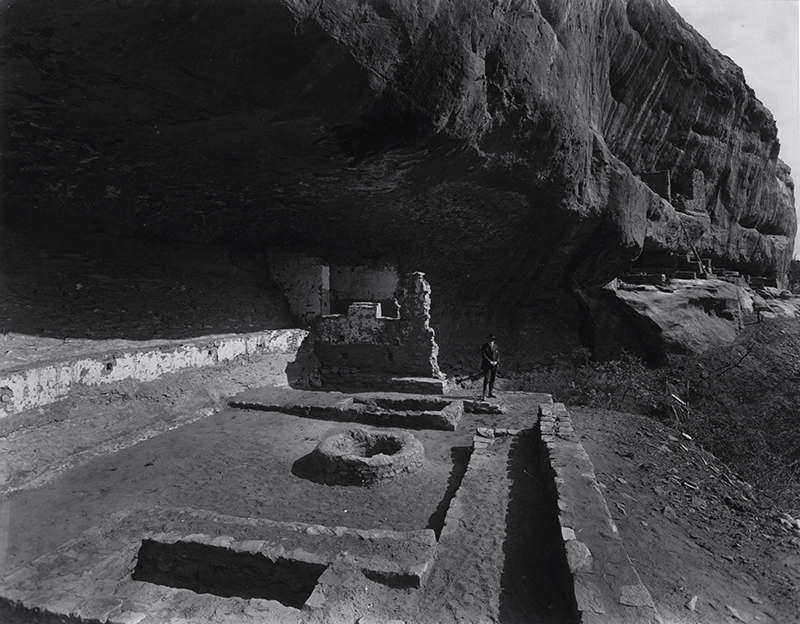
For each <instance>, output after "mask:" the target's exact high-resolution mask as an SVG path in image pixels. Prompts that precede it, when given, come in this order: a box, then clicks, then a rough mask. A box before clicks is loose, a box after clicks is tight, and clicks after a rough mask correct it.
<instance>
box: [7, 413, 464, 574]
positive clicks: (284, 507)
mask: <svg viewBox="0 0 800 624" xmlns="http://www.w3.org/2000/svg"><path fill="white" fill-rule="evenodd" d="M352 426H353V425H352V424H349V423H331V422H327V421H318V420H313V419H307V418H299V417H296V416H288V415H285V414H278V413H274V412H260V411H250V410H225V411H222V412H219V413H217V414H214V415H213V416H209V417H207V418H205V419H202V420H200V421H198V422H195V423H192V424H189V425H186V426H184V427H181V428H179V429H175V430H173V431H169V432H166V433H163V434H161V435H159V436H157V437H155V438H152V439H150V440H146V441H144V442H140V443H139V444H136V445H134V446H132V447H130V448H127V449H124V450H122V451H119V452H117V453H114V454H112V455H108V456H105V457H100V458H97V459H95V460H93V461H91V462H89V463H87V464H85V465H83V466H81V467H79V468H76V469H73V470H71V471H68V472H66V473H65V474H64V475H63V476H62V477H61V478H59V479H58V480H56V481H53V482H52V483H49V484H47V485H45V486H43V487H41V488H36V489H33V490H23V491H18V492H15V493H13V494H11V496H10V497H9V499H8V500H7V501H6V503H5V505H4V506H5V508H6V509H7V510H8V512H7V513H8V530H9V532H10V533H11V534H12V535H14V536H15V542H14V543H13V544H11V545H10V546H9V549H8V558H7V562H6V565H7V566H8V569H13V568H16V567H18V566H20V565H23V564H24V563H27V562H28V561H30V560H31V559H32V558H35V557H37V556H40V555H42V554H44V553H45V552H48V551H49V550H51V549H53V548H55V547H56V546H58V545H59V544H60V543H62V542H64V541H66V540H65V536H74V535H77V534H79V533H80V532H81V531H83V530H86V529H88V528H89V527H91V526H93V525H95V524H97V523H98V522H99V521H100V520H101V519H102V518H103V517H104V516H107V515H108V514H111V513H114V512H116V511H119V510H120V509H123V508H125V507H126V506H129V505H130V504H131V502H132V501H135V502H136V503H137V504H140V505H158V506H163V507H169V506H173V507H190V508H195V509H207V510H210V511H215V512H218V513H224V514H229V515H233V516H238V517H244V518H266V519H270V520H275V521H281V522H283V521H288V522H292V521H295V522H307V523H311V524H323V525H326V526H345V527H350V528H358V529H391V530H396V531H413V530H417V529H424V528H432V529H434V530H435V531H437V532H438V531H440V530H441V525H442V521H443V519H444V517H443V512H444V510H445V509H446V507H447V504H448V503H449V499H450V498H451V497H452V494H453V492H452V491H449V489H448V487H449V481H450V477H451V474H463V471H464V469H465V466H466V462H467V460H468V457H469V453H468V451H469V445H470V443H471V434H470V432H469V431H468V430H462V431H461V432H459V433H453V432H444V431H429V430H420V431H415V432H414V435H415V437H416V438H417V439H418V440H420V441H421V442H422V443H423V446H424V447H425V467H424V468H423V469H422V470H421V471H419V472H416V473H414V474H412V475H402V476H401V477H399V478H397V479H394V480H392V481H388V482H385V483H377V484H375V485H373V486H371V487H357V486H329V485H324V484H321V483H315V482H314V481H312V480H310V479H308V478H305V477H304V476H301V472H300V470H299V466H300V464H301V460H302V459H303V458H304V457H305V456H306V455H307V454H308V453H310V452H311V451H312V450H313V449H314V447H315V446H316V445H317V443H318V442H319V441H320V440H322V439H324V438H326V437H328V436H330V435H334V434H336V433H339V432H340V431H343V430H345V429H348V428H350V427H352ZM359 427H363V428H369V427H366V426H365V425H359ZM398 501H403V503H402V504H397V502H398ZM54 525H56V526H58V531H55V532H54V531H51V530H49V528H50V527H53V526H54Z"/></svg>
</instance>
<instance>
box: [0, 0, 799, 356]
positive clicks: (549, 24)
mask: <svg viewBox="0 0 800 624" xmlns="http://www.w3.org/2000/svg"><path fill="white" fill-rule="evenodd" d="M0 15H1V18H2V24H3V37H2V43H3V46H2V62H3V69H2V71H3V82H2V109H1V111H0V112H1V113H2V117H3V119H4V121H5V123H4V124H3V137H2V160H0V168H1V169H2V172H3V188H2V202H3V209H4V216H5V217H6V218H7V219H9V220H10V221H13V222H15V223H21V224H26V225H32V226H38V227H58V228H63V229H66V230H70V229H72V230H83V231H99V232H108V233H115V234H134V235H138V236H148V237H152V236H157V237H163V238H172V239H181V240H192V241H200V242H206V241H215V242H222V243H226V244H230V245H235V246H237V247H238V248H244V247H250V248H254V249H264V248H265V246H269V245H275V244H281V245H295V246H297V247H300V248H304V249H310V250H313V251H314V252H315V253H317V254H318V255H321V256H323V257H328V258H331V259H334V258H335V259H338V260H339V261H342V260H343V259H344V260H349V261H352V262H353V263H354V264H357V263H363V262H366V261H374V262H380V263H393V264H395V265H397V266H398V268H399V270H400V271H410V270H415V271H424V272H425V273H426V275H427V278H428V280H429V281H430V283H431V286H432V289H433V293H434V298H433V308H432V324H433V326H434V327H435V328H436V331H437V340H438V342H439V345H440V348H441V355H440V359H441V361H442V363H443V365H444V366H445V368H450V369H452V368H464V367H467V366H472V367H474V363H475V360H476V358H475V354H474V353H473V351H474V348H473V347H474V345H476V344H480V342H481V338H482V337H483V336H484V335H485V334H486V330H487V328H492V329H493V330H494V331H495V332H496V333H498V334H499V335H500V338H501V341H502V342H503V343H504V344H507V345H509V348H508V349H507V350H506V354H507V359H506V361H507V362H508V361H509V360H513V358H514V355H515V349H512V348H510V347H511V345H512V344H513V345H515V347H516V352H517V353H518V354H521V353H526V354H529V357H531V358H546V357H547V356H548V355H549V354H550V353H553V352H556V351H561V350H564V349H568V348H571V347H573V346H576V345H577V344H578V342H579V340H580V339H581V338H582V336H581V331H582V330H581V328H585V327H587V326H589V325H590V324H591V323H592V322H593V311H592V308H590V307H587V306H585V305H584V304H582V303H579V301H585V300H586V296H582V297H580V298H575V297H574V296H573V293H574V292H576V291H577V292H580V293H584V295H585V294H586V293H589V296H595V295H596V293H594V289H598V288H602V287H603V286H604V285H605V284H607V283H608V282H609V281H611V280H612V279H613V278H615V277H616V276H618V275H619V274H621V273H623V272H625V271H626V270H628V269H629V268H630V266H631V265H632V264H633V263H634V262H637V261H641V260H642V259H643V258H646V257H648V256H651V257H653V258H657V259H659V260H662V259H663V260H667V261H669V260H670V259H672V258H675V257H682V256H685V255H686V254H689V253H698V254H700V255H702V256H703V257H705V258H711V259H712V261H714V262H715V263H716V264H717V265H719V266H725V267H729V268H733V269H737V270H739V271H742V272H744V273H748V274H756V275H767V276H778V277H782V275H783V273H784V272H785V269H786V266H787V263H788V261H789V259H790V258H791V254H792V244H793V242H792V241H793V239H794V234H795V229H796V220H795V216H794V196H793V193H794V185H793V182H792V180H791V177H790V175H789V171H788V168H787V167H786V166H785V165H784V164H783V163H782V162H781V161H780V160H779V159H778V152H779V143H778V139H777V134H776V126H775V122H774V120H773V118H772V116H771V114H770V113H769V111H767V110H766V109H765V108H764V107H763V106H762V104H761V103H760V102H759V101H758V100H757V99H756V97H755V95H754V94H753V92H752V90H751V89H750V88H749V87H748V86H747V85H746V84H745V82H744V77H743V74H742V71H741V70H740V69H739V68H738V67H737V66H736V65H735V64H734V63H733V62H732V61H731V60H730V59H728V58H727V57H724V56H723V55H721V54H719V53H718V52H716V51H715V50H713V49H712V48H711V47H710V46H709V44H708V43H707V42H706V41H705V40H704V39H703V38H702V37H701V36H700V35H698V34H697V33H696V32H695V31H694V30H693V29H692V28H691V27H690V26H688V25H687V24H686V23H685V22H684V21H683V20H682V19H681V18H680V17H679V16H678V14H677V13H676V12H675V11H674V10H673V9H672V8H671V7H670V6H669V5H668V4H667V3H666V2H665V1H664V0H630V1H629V2H624V1H623V0H585V1H583V2H568V1H566V0H563V1H559V0H539V1H538V2H537V1H536V0H531V1H530V2H525V3H505V2H503V3H487V2H483V1H481V0H465V1H463V2H458V3H437V2H417V1H416V0H388V1H384V0H374V1H370V2H364V3H352V2H350V1H348V0H321V1H319V2H308V1H306V0H265V1H263V2H255V1H252V0H234V1H232V2H231V1H228V2H218V1H209V2H203V3H195V2H188V1H185V0H137V1H135V2H132V1H129V0H117V1H116V2H99V3H88V2H85V1H84V0H63V1H61V2H58V3H53V2H45V1H44V0H18V1H17V2H14V3H7V4H6V5H4V7H3V8H2V13H1V14H0ZM663 171H666V172H669V174H670V175H671V176H672V177H673V179H674V180H676V181H677V180H679V179H681V178H682V177H683V178H685V177H686V176H691V175H692V174H693V172H695V171H700V172H702V174H703V188H702V189H701V190H702V197H694V198H692V203H691V206H692V209H691V210H687V209H686V206H687V205H688V204H687V203H686V201H684V199H685V198H681V197H678V196H677V194H678V193H679V191H680V188H678V187H679V186H680V185H679V184H677V183H675V184H674V185H673V186H675V192H676V196H675V197H674V198H673V197H668V198H664V197H662V196H661V195H659V194H657V193H656V192H655V191H653V190H651V188H650V187H649V186H647V185H646V184H644V183H643V182H642V181H641V176H645V177H646V175H647V174H651V173H655V172H663ZM670 200H672V201H670ZM673 204H674V205H673ZM679 209H680V210H679ZM586 335H589V334H586ZM586 335H584V336H583V339H584V340H586ZM630 339H631V341H632V342H636V341H640V337H638V336H636V335H633V336H631V337H630ZM640 342H641V341H640ZM465 345H469V346H470V349H471V350H464V349H465Z"/></svg>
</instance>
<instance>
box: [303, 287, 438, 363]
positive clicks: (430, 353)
mask: <svg viewBox="0 0 800 624" xmlns="http://www.w3.org/2000/svg"><path fill="white" fill-rule="evenodd" d="M396 294H397V302H398V304H399V308H400V312H399V317H397V318H395V317H385V316H383V314H382V308H381V304H380V303H378V302H356V303H353V304H352V305H351V306H350V307H349V308H348V311H347V314H333V315H328V316H323V317H321V318H320V319H319V321H318V322H317V323H316V325H315V327H314V329H313V335H314V339H315V349H316V352H317V356H318V357H319V359H320V362H321V364H322V372H323V378H325V377H326V376H330V375H340V376H347V375H351V374H363V373H367V374H381V375H388V376H399V377H440V376H441V371H440V370H439V364H438V353H439V347H438V345H437V344H436V340H435V333H434V331H433V328H432V327H431V326H430V307H431V298H430V285H429V284H428V283H427V282H426V281H425V279H424V276H423V274H422V273H409V274H408V275H406V276H404V278H403V280H402V283H401V285H400V287H399V288H398V291H397V293H396Z"/></svg>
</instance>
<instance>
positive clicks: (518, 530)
mask: <svg viewBox="0 0 800 624" xmlns="http://www.w3.org/2000/svg"><path fill="white" fill-rule="evenodd" d="M507 469H508V478H509V479H510V481H511V483H510V488H509V500H508V507H507V513H506V540H505V543H504V544H503V552H504V554H505V564H504V566H503V575H502V578H501V584H502V590H501V594H500V622H502V623H503V624H527V623H530V622H540V621H541V622H559V623H565V624H566V623H569V622H576V621H577V619H576V618H575V615H574V612H573V611H572V609H571V608H570V606H569V601H568V599H567V596H565V595H564V591H563V588H562V587H561V585H560V584H559V583H558V579H559V570H560V568H559V566H560V565H561V562H560V561H559V553H560V552H561V549H562V546H561V533H560V528H559V525H558V518H557V509H555V508H554V506H553V503H552V501H551V500H550V499H549V497H548V494H547V488H546V484H545V481H544V475H543V474H542V471H541V465H540V462H539V443H538V440H537V439H536V438H523V437H517V438H514V439H513V441H512V442H511V445H510V448H509V452H508V463H507Z"/></svg>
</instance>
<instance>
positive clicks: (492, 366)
mask: <svg viewBox="0 0 800 624" xmlns="http://www.w3.org/2000/svg"><path fill="white" fill-rule="evenodd" d="M488 338H489V342H487V343H485V344H484V345H483V346H482V347H481V369H482V370H483V396H481V400H484V399H485V398H486V397H487V396H488V397H489V398H492V399H494V398H495V396H494V380H495V378H496V377H497V363H498V362H499V361H500V349H499V348H498V347H497V344H495V341H494V340H495V338H494V334H489V337H488ZM487 389H488V390H489V392H488V394H487V392H486V390H487Z"/></svg>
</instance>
